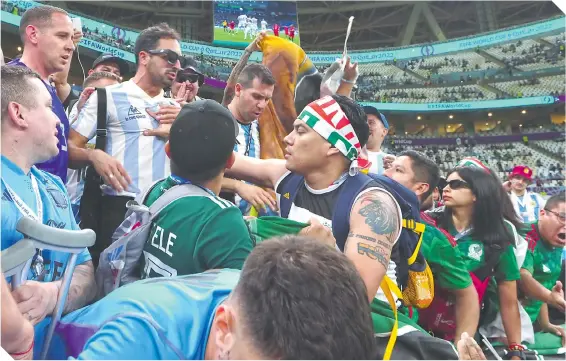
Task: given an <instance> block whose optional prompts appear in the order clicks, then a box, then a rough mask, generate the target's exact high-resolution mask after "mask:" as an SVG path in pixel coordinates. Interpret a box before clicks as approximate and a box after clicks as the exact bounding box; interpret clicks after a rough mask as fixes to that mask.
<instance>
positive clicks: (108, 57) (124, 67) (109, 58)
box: [92, 53, 130, 76]
mask: <svg viewBox="0 0 566 361" xmlns="http://www.w3.org/2000/svg"><path fill="white" fill-rule="evenodd" d="M109 62H113V63H116V65H118V68H119V69H120V75H121V76H124V75H126V74H128V73H129V72H130V66H129V65H128V63H127V62H126V61H125V60H124V59H122V58H120V57H118V56H115V55H112V54H110V53H103V54H101V55H100V56H99V57H98V58H96V60H95V61H94V63H92V69H94V68H96V67H97V66H98V65H100V64H102V63H109Z"/></svg>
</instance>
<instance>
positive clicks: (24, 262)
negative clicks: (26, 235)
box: [1, 239, 35, 289]
mask: <svg viewBox="0 0 566 361" xmlns="http://www.w3.org/2000/svg"><path fill="white" fill-rule="evenodd" d="M33 256H35V245H34V244H33V241H32V240H29V239H22V240H19V241H18V242H16V243H15V244H13V245H12V246H10V247H8V248H7V249H5V250H3V251H2V256H1V257H2V273H3V274H4V277H12V276H14V278H13V279H12V288H13V289H16V288H17V287H19V286H20V284H21V283H22V282H23V280H24V277H27V271H28V269H29V266H30V264H31V260H32V259H33Z"/></svg>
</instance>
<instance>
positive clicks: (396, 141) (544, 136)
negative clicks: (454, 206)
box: [386, 132, 564, 145]
mask: <svg viewBox="0 0 566 361" xmlns="http://www.w3.org/2000/svg"><path fill="white" fill-rule="evenodd" d="M524 137H527V139H528V140H552V139H558V138H564V133H561V132H548V133H532V134H531V133H523V134H512V135H494V136H484V137H480V136H469V135H462V137H459V138H426V139H420V138H413V139H412V138H394V137H390V138H388V139H386V142H387V143H389V144H393V145H431V144H436V145H458V139H460V144H469V143H470V142H473V143H474V142H475V144H496V143H510V142H522V141H523V138H524Z"/></svg>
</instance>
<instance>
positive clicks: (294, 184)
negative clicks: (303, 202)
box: [276, 173, 305, 218]
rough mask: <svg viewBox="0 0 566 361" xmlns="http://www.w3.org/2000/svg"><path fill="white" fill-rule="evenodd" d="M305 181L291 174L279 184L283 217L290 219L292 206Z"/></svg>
mask: <svg viewBox="0 0 566 361" xmlns="http://www.w3.org/2000/svg"><path fill="white" fill-rule="evenodd" d="M304 181H305V179H304V178H303V176H300V175H298V174H295V173H289V174H288V175H287V176H286V177H285V178H283V180H281V183H279V187H278V188H279V189H276V191H277V192H278V193H279V210H280V212H281V217H283V218H287V217H289V212H291V206H292V205H293V201H294V200H295V197H296V196H297V193H298V192H299V188H300V187H301V186H302V185H303V183H304Z"/></svg>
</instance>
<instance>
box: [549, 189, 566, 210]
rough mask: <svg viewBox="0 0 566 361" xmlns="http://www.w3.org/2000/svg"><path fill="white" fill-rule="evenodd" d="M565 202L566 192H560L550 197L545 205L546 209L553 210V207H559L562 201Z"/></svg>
mask: <svg viewBox="0 0 566 361" xmlns="http://www.w3.org/2000/svg"><path fill="white" fill-rule="evenodd" d="M563 202H566V193H565V192H560V193H558V194H555V195H553V196H552V197H550V198H548V200H547V201H546V204H545V206H544V209H549V210H552V209H553V208H555V207H557V206H558V205H559V204H560V203H563Z"/></svg>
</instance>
